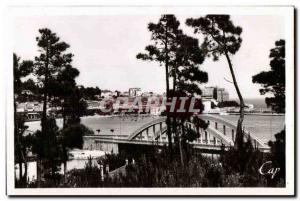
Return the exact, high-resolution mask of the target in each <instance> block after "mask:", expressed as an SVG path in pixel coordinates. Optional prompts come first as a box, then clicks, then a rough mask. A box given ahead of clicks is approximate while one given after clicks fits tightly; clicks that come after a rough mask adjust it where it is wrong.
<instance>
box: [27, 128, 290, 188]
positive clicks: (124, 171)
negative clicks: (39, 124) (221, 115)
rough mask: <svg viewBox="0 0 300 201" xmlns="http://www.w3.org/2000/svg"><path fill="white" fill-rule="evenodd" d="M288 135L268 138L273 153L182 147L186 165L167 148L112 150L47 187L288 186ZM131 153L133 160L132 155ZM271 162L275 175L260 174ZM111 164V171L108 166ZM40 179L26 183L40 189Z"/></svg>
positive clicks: (248, 145) (54, 179)
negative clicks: (217, 151) (212, 151)
mask: <svg viewBox="0 0 300 201" xmlns="http://www.w3.org/2000/svg"><path fill="white" fill-rule="evenodd" d="M284 135H285V131H284V130H283V131H281V132H280V133H278V134H277V135H276V141H275V142H270V145H271V148H272V150H271V153H262V152H260V151H259V150H255V149H254V148H253V147H252V145H251V143H250V142H246V143H245V145H244V149H243V150H242V152H237V150H236V149H234V148H231V149H229V150H228V151H222V152H221V154H218V155H216V154H214V155H212V154H201V153H198V152H197V151H196V150H194V149H191V148H190V147H185V148H184V165H182V163H181V158H180V156H179V155H178V154H177V153H174V155H173V159H172V160H171V158H170V157H169V154H168V149H167V147H163V148H159V147H153V148H151V149H150V150H148V152H145V153H142V154H138V155H136V154H133V153H124V152H122V153H120V154H118V155H114V154H110V155H106V156H105V157H102V158H99V159H97V162H96V163H93V160H94V161H95V159H92V158H90V159H89V160H88V162H87V163H86V165H85V168H84V169H74V170H71V171H69V172H67V174H66V178H64V177H63V175H59V174H56V177H51V179H50V178H48V179H47V181H46V182H44V183H43V185H42V186H43V187H72V188H74V187H82V188H84V187H285V163H284V162H283V161H285V155H284V150H285V147H284ZM133 156H134V157H135V158H133ZM267 161H270V164H271V165H270V166H266V167H265V168H264V169H265V170H264V171H263V172H264V173H266V172H268V171H269V170H272V169H271V168H280V170H279V171H278V172H277V174H275V175H272V174H268V173H267V174H264V175H263V174H261V173H260V172H259V170H260V168H261V166H262V164H264V163H265V162H267ZM108 166H109V168H110V170H108V169H107V167H108ZM36 186H37V184H36V182H34V183H30V184H28V186H27V187H36Z"/></svg>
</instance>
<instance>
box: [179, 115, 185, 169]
mask: <svg viewBox="0 0 300 201" xmlns="http://www.w3.org/2000/svg"><path fill="white" fill-rule="evenodd" d="M181 132H182V133H181V137H179V139H178V141H179V153H180V162H181V166H182V167H184V162H183V153H182V144H181V142H182V141H181V139H182V137H183V136H184V120H183V119H181Z"/></svg>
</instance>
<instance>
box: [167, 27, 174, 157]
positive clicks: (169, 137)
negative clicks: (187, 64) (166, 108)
mask: <svg viewBox="0 0 300 201" xmlns="http://www.w3.org/2000/svg"><path fill="white" fill-rule="evenodd" d="M167 29H168V27H167V26H166V31H165V70H166V98H167V101H168V98H169V97H170V86H169V55H168V35H167V32H168V31H167ZM166 124H167V135H168V144H169V151H170V159H171V160H173V148H172V133H171V125H170V124H171V122H170V115H169V114H168V113H167V120H166Z"/></svg>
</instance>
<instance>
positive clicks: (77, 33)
mask: <svg viewBox="0 0 300 201" xmlns="http://www.w3.org/2000/svg"><path fill="white" fill-rule="evenodd" d="M159 17H160V16H159V15H149V16H147V15H145V16H144V15H141V16H136V15H135V16H130V15H119V16H118V15H110V16H104V15H103V16H101V15H99V16H92V15H90V16H75V15H74V16H44V17H42V16H38V17H37V16H26V17H24V16H23V17H22V18H20V17H19V18H16V19H15V21H14V36H13V38H14V46H13V50H14V52H15V53H17V55H18V56H20V57H21V58H22V59H33V58H34V57H35V56H37V55H38V54H39V52H38V47H37V44H36V40H35V38H36V37H37V36H38V29H40V28H46V27H47V28H50V29H51V30H52V31H53V32H55V33H57V35H58V36H59V37H60V39H61V40H62V41H65V42H67V43H68V44H69V45H70V48H69V49H68V52H71V53H73V54H74V55H75V56H74V61H73V66H74V67H76V68H78V69H79V71H80V75H79V77H78V78H77V80H76V81H77V83H78V84H80V85H84V86H85V87H88V86H91V87H96V86H98V87H99V88H100V89H110V90H120V91H128V88H131V87H140V88H141V89H142V91H153V92H156V93H163V92H164V91H165V71H164V68H163V67H161V66H159V64H158V63H155V62H148V61H140V60H137V59H136V54H137V53H139V52H143V50H144V48H145V46H146V45H148V44H151V43H152V41H151V40H150V39H151V34H150V32H149V31H148V30H147V24H148V23H149V22H154V23H156V22H157V21H158V19H159ZM176 17H177V18H178V19H179V20H180V23H181V24H180V28H181V29H182V30H183V31H184V32H185V33H186V34H189V35H192V36H194V37H197V38H199V41H200V42H201V40H202V36H201V35H194V34H193V29H192V28H190V27H187V26H186V25H185V19H187V18H190V17H194V18H196V17H200V16H188V15H186V16H183V15H180V16H176ZM231 18H232V21H233V23H234V24H235V25H238V26H240V27H242V29H243V32H242V35H241V37H242V39H243V42H242V45H241V48H240V50H239V51H238V52H237V53H236V54H235V55H233V56H232V62H233V67H234V71H235V73H236V78H237V81H238V85H239V87H240V90H241V93H242V95H243V97H244V98H264V96H261V95H260V94H259V88H260V85H258V84H253V83H252V76H253V75H255V74H257V73H259V72H261V71H268V70H269V69H270V66H269V62H270V59H269V52H270V49H271V48H273V47H274V46H275V44H274V43H275V41H276V40H279V39H285V38H284V33H285V30H284V24H283V19H282V18H280V17H279V16H263V15H259V16H253V15H251V16H250V15H248V16H247V15H243V16H231ZM200 68H201V69H202V70H204V71H206V72H207V73H208V79H209V81H208V83H206V84H202V86H203V87H204V86H218V87H223V88H226V90H227V91H228V92H229V96H230V99H236V98H237V95H236V91H235V88H234V86H233V84H232V83H230V82H228V81H226V80H232V79H231V74H230V71H229V68H228V64H227V62H226V59H225V58H224V56H223V57H221V58H220V60H219V61H217V62H213V61H212V60H211V59H210V58H207V59H206V60H205V61H204V62H203V64H202V65H201V67H200Z"/></svg>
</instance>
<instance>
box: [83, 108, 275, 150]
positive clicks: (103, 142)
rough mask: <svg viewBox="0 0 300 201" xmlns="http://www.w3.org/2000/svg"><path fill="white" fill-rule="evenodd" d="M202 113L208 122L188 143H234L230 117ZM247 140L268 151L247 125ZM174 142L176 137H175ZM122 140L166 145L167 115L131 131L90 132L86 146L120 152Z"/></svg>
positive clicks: (215, 147)
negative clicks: (91, 133) (228, 118)
mask: <svg viewBox="0 0 300 201" xmlns="http://www.w3.org/2000/svg"><path fill="white" fill-rule="evenodd" d="M199 117H200V118H201V119H202V120H204V121H206V122H207V123H208V124H209V126H208V128H207V129H205V130H204V129H201V128H199V130H198V133H199V134H200V135H199V138H197V139H195V140H194V141H193V142H189V144H190V145H191V146H192V147H193V148H195V149H200V150H202V151H203V152H211V151H220V150H221V148H224V149H225V150H227V149H228V148H230V147H232V146H234V140H235V137H236V136H235V135H236V133H235V132H236V125H234V124H232V123H231V122H229V121H228V120H225V119H223V118H220V117H216V116H213V115H209V114H201V115H199ZM185 126H186V127H188V128H190V129H193V130H195V131H197V128H196V127H195V125H194V124H192V123H186V124H185ZM244 138H245V140H248V139H250V140H251V143H252V145H253V147H254V148H255V149H259V150H260V151H262V152H269V151H270V148H269V146H267V145H266V144H264V143H263V142H262V141H261V140H260V139H259V138H258V137H256V136H255V135H253V134H252V133H250V132H249V131H247V130H246V129H245V128H244ZM172 141H173V142H174V139H173V138H172ZM120 144H132V145H157V146H167V145H168V137H167V126H166V117H160V118H158V119H155V120H153V121H151V122H148V123H146V124H144V125H143V126H141V127H140V128H138V129H137V130H135V131H134V132H133V133H131V134H129V135H114V134H110V135H89V136H84V146H83V147H84V149H97V150H102V151H108V152H113V153H118V147H119V145H120Z"/></svg>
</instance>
